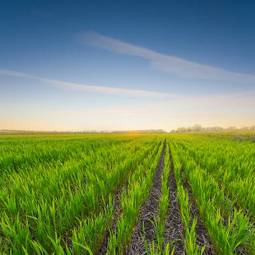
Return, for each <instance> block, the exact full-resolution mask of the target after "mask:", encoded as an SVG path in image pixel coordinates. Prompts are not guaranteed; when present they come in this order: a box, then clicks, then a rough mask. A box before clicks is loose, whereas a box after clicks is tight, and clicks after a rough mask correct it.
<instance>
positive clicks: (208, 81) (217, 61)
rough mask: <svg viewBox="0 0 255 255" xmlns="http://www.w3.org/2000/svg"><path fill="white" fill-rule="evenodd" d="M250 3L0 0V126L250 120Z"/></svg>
mask: <svg viewBox="0 0 255 255" xmlns="http://www.w3.org/2000/svg"><path fill="white" fill-rule="evenodd" d="M254 12H255V2H254V1H252V0H250V1H249V0H247V1H239V0H236V1H228V0H221V1H220V0H215V1H204V0H200V1H193V0H186V1H184V0H178V1H177V0H175V1H132V0H130V1H121V0H119V1H111V0H108V1H103V0H101V1H97V0H93V1H86V0H85V1H66V0H62V1H48V0H44V1H42V0H41V1H39V0H33V1H32V0H26V1H18V0H16V1H14V0H13V1H12V0H10V1H3V2H2V3H1V8H0V129H15V130H17V129H18V130H43V131H47V130H50V131H52V130H56V131H83V130H84V131H92V130H97V131H101V130H109V131H111V130H137V129H164V130H172V129H176V128H178V127H183V126H192V125H195V124H201V125H202V126H222V127H229V126H236V127H244V126H252V125H255V29H254V27H255V15H254Z"/></svg>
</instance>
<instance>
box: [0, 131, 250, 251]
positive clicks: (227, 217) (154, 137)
mask: <svg viewBox="0 0 255 255" xmlns="http://www.w3.org/2000/svg"><path fill="white" fill-rule="evenodd" d="M0 173H1V175H0V254H108V255H112V254H113V255H114V254H177V255H178V254H188V255H193V254H194V255H199V254H220V255H231V254H255V226H254V223H255V142H254V135H253V134H251V133H249V132H243V133H241V134H237V133H228V132H224V133H223V132H222V133H205V134H139V133H137V134H136V133H130V134H27V135H25V134H24V135H15V134H12V135H7V134H6V135H1V136H0Z"/></svg>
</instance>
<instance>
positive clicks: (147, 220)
mask: <svg viewBox="0 0 255 255" xmlns="http://www.w3.org/2000/svg"><path fill="white" fill-rule="evenodd" d="M165 150H166V142H164V146H163V149H162V153H161V157H160V161H159V164H158V167H157V170H156V173H155V175H154V178H153V185H152V187H151V190H150V194H149V197H148V199H147V200H146V202H145V203H144V204H143V205H142V207H141V209H140V213H139V217H138V221H137V224H136V226H135V229H134V232H133V235H132V238H131V241H130V244H129V246H128V248H127V250H126V254H128V255H139V254H146V244H150V243H151V242H152V241H153V240H154V238H155V230H154V225H153V220H154V218H155V217H156V215H157V213H158V205H159V199H160V196H161V184H162V183H161V175H162V171H163V168H164V157H165Z"/></svg>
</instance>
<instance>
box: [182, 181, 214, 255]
mask: <svg viewBox="0 0 255 255" xmlns="http://www.w3.org/2000/svg"><path fill="white" fill-rule="evenodd" d="M184 187H185V189H186V191H187V192H188V194H189V202H190V212H191V215H192V219H194V218H197V225H196V237H197V240H196V243H197V245H198V246H200V247H203V246H204V247H205V251H204V253H203V254H204V255H214V254H216V253H215V251H214V249H213V245H212V242H211V240H210V238H209V235H208V232H207V230H206V228H205V227H204V224H203V222H202V219H201V217H200V214H199V210H198V207H197V204H196V201H195V199H194V197H193V194H192V190H191V187H190V185H189V183H188V181H187V180H185V182H184Z"/></svg>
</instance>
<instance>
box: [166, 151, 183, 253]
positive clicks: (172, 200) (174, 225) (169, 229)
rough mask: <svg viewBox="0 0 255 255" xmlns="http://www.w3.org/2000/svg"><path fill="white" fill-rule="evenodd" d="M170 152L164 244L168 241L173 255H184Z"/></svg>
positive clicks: (181, 226) (180, 220) (179, 213)
mask: <svg viewBox="0 0 255 255" xmlns="http://www.w3.org/2000/svg"><path fill="white" fill-rule="evenodd" d="M169 153H170V173H169V179H168V186H169V206H168V216H167V221H166V231H165V244H167V243H170V249H171V251H172V249H173V248H174V254H175V255H184V254H185V250H184V243H183V240H184V230H183V224H182V218H181V212H180V206H179V203H178V198H177V185H176V180H175V175H174V164H173V157H172V153H171V150H170V149H169Z"/></svg>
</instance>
